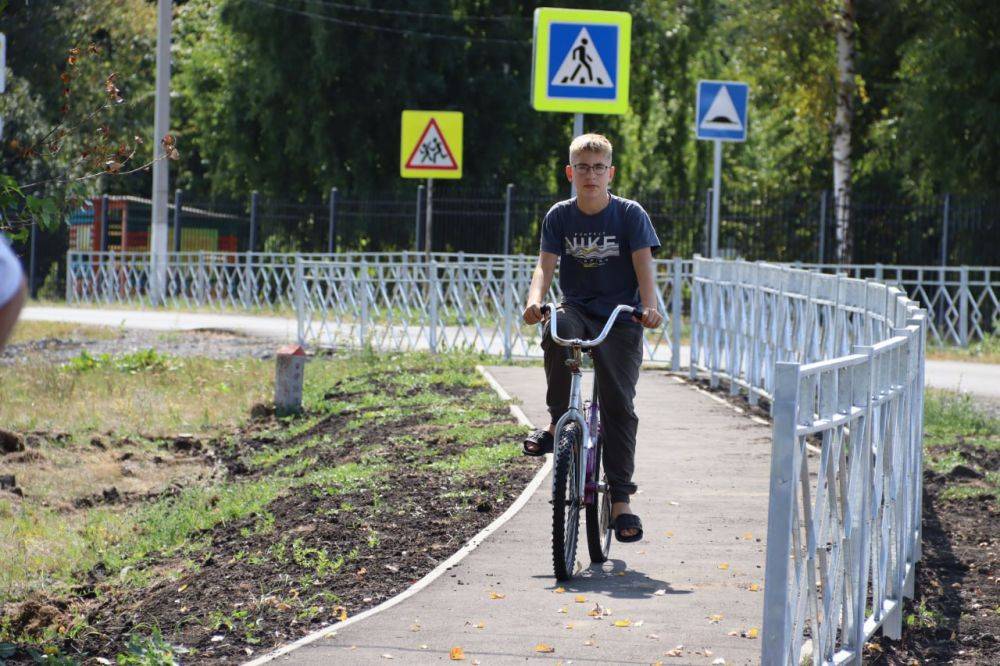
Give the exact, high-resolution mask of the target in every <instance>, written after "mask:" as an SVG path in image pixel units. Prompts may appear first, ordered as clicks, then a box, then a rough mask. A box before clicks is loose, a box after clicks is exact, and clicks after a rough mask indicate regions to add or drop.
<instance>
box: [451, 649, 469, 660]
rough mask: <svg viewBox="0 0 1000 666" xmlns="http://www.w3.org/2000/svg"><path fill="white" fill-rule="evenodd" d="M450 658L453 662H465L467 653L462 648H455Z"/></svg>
mask: <svg viewBox="0 0 1000 666" xmlns="http://www.w3.org/2000/svg"><path fill="white" fill-rule="evenodd" d="M448 658H449V659H451V660H452V661H465V651H464V650H462V648H460V647H453V648H452V649H451V653H450V654H449V655H448Z"/></svg>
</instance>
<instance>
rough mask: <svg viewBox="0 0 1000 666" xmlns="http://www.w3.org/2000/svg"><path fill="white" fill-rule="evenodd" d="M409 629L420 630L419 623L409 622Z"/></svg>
mask: <svg viewBox="0 0 1000 666" xmlns="http://www.w3.org/2000/svg"><path fill="white" fill-rule="evenodd" d="M410 631H420V625H419V624H411V625H410Z"/></svg>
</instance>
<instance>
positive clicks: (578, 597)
mask: <svg viewBox="0 0 1000 666" xmlns="http://www.w3.org/2000/svg"><path fill="white" fill-rule="evenodd" d="M573 601H575V602H576V603H578V604H585V603H587V597H585V596H583V595H582V594H578V595H576V598H575V599H574V600H573Z"/></svg>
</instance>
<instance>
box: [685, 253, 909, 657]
mask: <svg viewBox="0 0 1000 666" xmlns="http://www.w3.org/2000/svg"><path fill="white" fill-rule="evenodd" d="M927 321H928V320H927V316H926V312H925V311H924V310H922V309H921V308H920V307H919V306H918V304H917V303H916V302H914V301H912V300H910V299H909V298H908V297H907V296H906V294H905V293H904V292H903V291H901V290H900V289H898V288H896V287H890V286H887V285H885V284H881V283H876V282H873V281H865V280H858V279H854V278H846V277H843V276H833V275H822V274H819V273H817V272H814V271H806V270H799V269H794V268H789V267H787V266H774V265H768V264H750V263H743V262H727V261H713V260H702V259H696V260H695V266H694V301H693V321H692V330H693V334H694V337H693V344H692V350H691V354H692V358H691V365H692V370H691V372H692V373H695V372H697V371H698V370H701V371H704V372H706V373H708V374H709V375H710V377H711V378H712V380H713V382H715V383H718V382H720V381H722V382H726V383H728V384H729V386H730V389H731V392H732V393H734V394H736V393H739V392H741V391H746V392H748V393H749V396H750V398H751V400H754V401H755V400H757V399H758V398H759V397H766V398H768V399H769V400H770V402H771V405H772V410H773V416H774V424H773V444H772V447H773V448H772V458H771V489H770V500H769V509H768V533H767V564H766V571H765V599H764V603H765V610H764V622H763V627H764V629H763V643H762V662H763V663H765V664H794V665H796V666H797V664H799V663H800V660H801V658H802V655H803V649H804V648H805V647H807V646H808V651H809V652H811V654H812V663H821V664H834V663H861V652H862V649H863V646H864V643H865V640H866V639H867V638H868V637H869V636H871V635H872V633H873V632H874V631H875V630H876V629H878V628H879V627H881V628H882V630H883V632H884V633H885V634H886V635H887V636H890V637H892V638H899V635H900V630H901V617H902V616H901V610H902V604H903V597H904V596H909V597H912V595H913V580H914V567H915V565H916V562H917V560H918V559H919V558H920V515H921V488H922V476H921V467H922V454H921V451H922V449H921V441H922V434H923V432H922V430H923V378H924V376H923V367H924V348H925V344H926V336H927Z"/></svg>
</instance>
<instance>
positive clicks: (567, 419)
mask: <svg viewBox="0 0 1000 666" xmlns="http://www.w3.org/2000/svg"><path fill="white" fill-rule="evenodd" d="M541 311H542V314H543V315H544V314H548V315H549V331H550V333H551V336H552V341H553V342H555V343H556V344H558V345H560V346H563V347H569V348H570V355H569V358H568V359H567V360H566V365H567V366H568V367H569V370H570V374H571V378H570V389H569V408H568V409H567V410H566V413H565V414H563V415H562V417H561V418H560V419H559V421H558V422H557V423H556V427H555V433H556V442H555V450H554V453H553V457H554V459H555V460H554V468H555V469H554V471H553V474H552V564H553V567H554V569H555V574H556V578H557V579H558V580H569V579H571V578H572V577H573V573H574V571H573V568H574V564H575V563H576V546H577V540H578V538H579V529H580V509H581V507H582V508H584V510H585V514H584V515H585V520H586V525H587V549H588V550H589V552H590V561H591V562H593V563H595V564H601V563H603V562H606V561H607V559H608V554H609V553H610V551H611V536H612V533H613V531H614V528H613V525H612V522H611V493H610V492H609V490H610V489H609V488H608V482H607V477H605V476H604V475H602V474H601V464H602V463H601V447H602V439H601V434H602V433H601V413H600V404H599V403H598V398H597V377H596V376H595V377H594V389H593V395H592V397H591V399H590V401H589V402H587V403H581V400H582V398H581V392H582V384H583V374H582V373H581V372H580V366H581V364H582V362H583V351H584V350H587V351H586V353H588V354H591V357H593V349H594V348H595V347H597V346H598V345H600V344H601V343H602V342H604V339H605V338H606V337H607V336H608V333H609V332H610V331H611V327H612V326H614V323H615V321H616V320H617V319H618V315H619V314H620V313H622V312H625V313H629V314H631V315H632V316H633V317H636V318H638V319H641V318H642V308H634V307H632V306H630V305H619V306H617V307H616V308H615V310H614V312H612V313H611V316H610V317H609V318H608V321H607V323H606V324H605V325H604V329H603V330H602V331H601V333H600V335H598V336H597V337H596V338H594V339H593V340H581V339H579V338H572V339H568V340H564V339H563V338H560V337H559V335H558V334H557V331H558V329H557V328H556V318H557V315H556V304H555V303H550V304H548V305H543V306H542V308H541Z"/></svg>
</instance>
